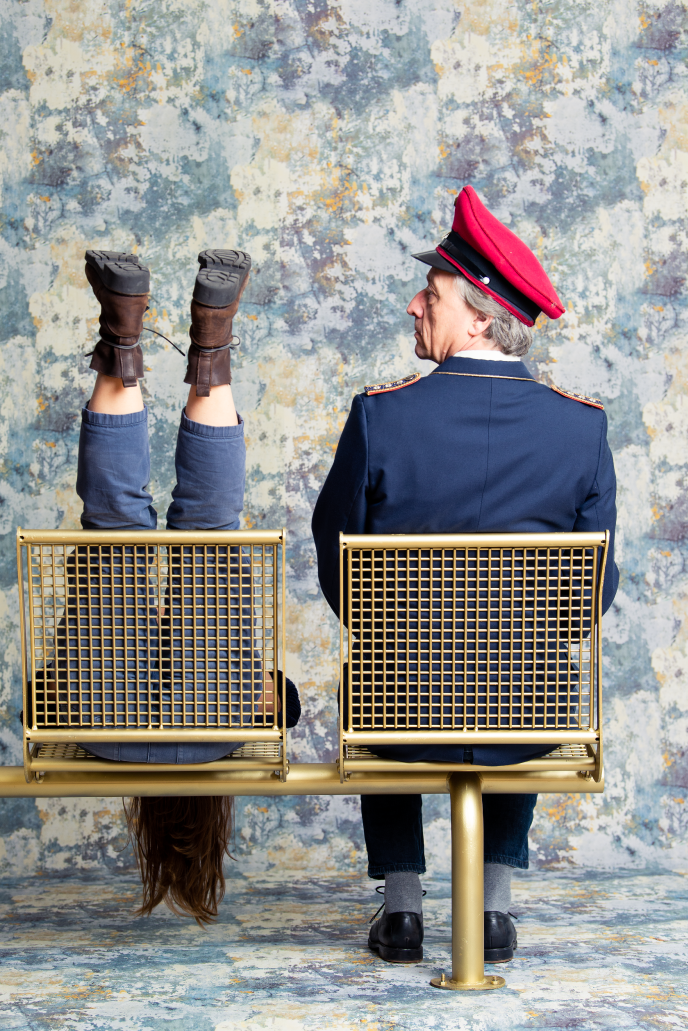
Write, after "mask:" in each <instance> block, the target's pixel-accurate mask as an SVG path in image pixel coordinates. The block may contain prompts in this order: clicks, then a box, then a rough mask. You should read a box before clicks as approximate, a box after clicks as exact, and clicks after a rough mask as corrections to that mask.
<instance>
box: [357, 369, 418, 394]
mask: <svg viewBox="0 0 688 1031" xmlns="http://www.w3.org/2000/svg"><path fill="white" fill-rule="evenodd" d="M419 379H420V373H419V372H412V373H411V375H410V376H404V378H403V379H395V380H391V381H390V382H389V383H372V384H370V385H369V386H367V387H364V388H363V389H364V390H365V392H366V394H367V395H368V397H370V395H371V394H387V393H389V391H390V390H401V388H402V387H410V386H411V384H412V383H417V382H418V380H419Z"/></svg>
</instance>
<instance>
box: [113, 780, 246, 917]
mask: <svg viewBox="0 0 688 1031" xmlns="http://www.w3.org/2000/svg"><path fill="white" fill-rule="evenodd" d="M233 810H234V799H233V798H231V797H227V796H220V797H218V798H213V797H209V796H202V797H198V798H196V797H191V798H185V797H181V798H178V797H173V798H131V799H129V800H128V801H127V800H125V801H124V812H125V814H126V817H127V826H128V828H129V840H130V841H131V842H132V844H133V847H134V855H135V857H136V864H137V866H138V868H139V871H140V874H141V883H142V887H143V901H142V903H141V906H140V908H139V909H138V910H137V911H136V913H137V916H150V914H151V913H152V912H153V910H154V909H155V907H156V906H158V905H159V904H160V903H161V902H164V903H165V905H167V906H168V907H169V908H170V909H171V910H172V912H173V913H177V914H183V913H185V914H188V915H189V916H192V917H193V918H194V919H195V920H196V923H198V924H199V925H201V926H202V925H203V924H207V923H210V922H211V921H212V920H214V919H215V918H216V917H217V908H218V905H219V903H220V902H221V901H222V899H223V897H224V894H225V875H224V870H223V861H224V857H225V855H229V856H230V858H234V857H233V856H231V855H230V851H229V849H230V838H231V835H232V819H233Z"/></svg>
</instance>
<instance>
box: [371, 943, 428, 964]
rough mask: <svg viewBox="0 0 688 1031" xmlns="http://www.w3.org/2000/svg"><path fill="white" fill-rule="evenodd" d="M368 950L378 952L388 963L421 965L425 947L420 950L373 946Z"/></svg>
mask: <svg viewBox="0 0 688 1031" xmlns="http://www.w3.org/2000/svg"><path fill="white" fill-rule="evenodd" d="M368 948H369V949H371V950H372V951H373V952H377V953H378V955H379V956H380V959H384V960H385V962H386V963H420V962H421V961H422V959H423V946H422V945H421V947H420V948H419V949H392V948H390V947H389V946H388V945H379V944H378V945H371V944H370V942H368Z"/></svg>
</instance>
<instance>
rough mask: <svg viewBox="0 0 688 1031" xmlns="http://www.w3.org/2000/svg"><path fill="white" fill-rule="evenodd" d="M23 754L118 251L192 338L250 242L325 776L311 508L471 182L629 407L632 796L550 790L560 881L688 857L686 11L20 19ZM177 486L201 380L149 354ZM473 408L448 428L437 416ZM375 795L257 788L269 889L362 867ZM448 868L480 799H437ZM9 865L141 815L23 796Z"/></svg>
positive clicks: (556, 371) (116, 829)
mask: <svg viewBox="0 0 688 1031" xmlns="http://www.w3.org/2000/svg"><path fill="white" fill-rule="evenodd" d="M0 16H1V17H2V32H1V34H0V46H1V47H2V51H1V53H0V77H1V79H2V84H1V87H0V88H1V90H2V93H1V96H0V137H1V139H2V149H1V151H0V177H1V189H2V236H1V238H0V287H1V289H2V295H1V296H2V301H1V304H2V319H1V322H0V330H1V332H2V348H1V349H0V403H1V404H2V420H1V421H0V437H1V443H0V448H1V451H2V481H1V482H0V532H1V533H2V535H3V536H2V538H1V542H2V543H1V551H0V577H1V582H0V621H1V626H2V638H1V640H2V656H1V659H0V677H1V691H2V731H1V734H2V736H1V739H0V741H1V744H2V749H3V752H2V761H3V762H4V763H7V764H16V763H19V762H20V761H21V750H20V737H19V725H18V722H17V715H18V711H19V709H20V681H19V647H18V646H19V636H18V627H17V588H16V582H15V577H16V573H15V545H14V531H15V528H16V526H17V525H19V524H23V525H25V526H36V527H38V526H42V527H75V526H77V525H78V516H79V504H78V499H77V497H76V494H75V492H74V479H75V468H76V453H77V440H78V428H79V410H80V407H81V406H82V404H83V403H84V402H85V401H86V400H87V399H88V397H89V392H90V389H91V385H92V383H93V373H91V372H89V371H88V360H87V359H85V357H84V355H85V352H87V351H89V350H90V349H91V347H92V346H93V343H94V341H95V339H96V335H95V334H96V326H97V306H96V303H95V301H94V298H93V296H92V294H91V292H90V290H89V289H88V288H87V285H86V281H85V278H84V275H83V252H84V250H85V249H86V248H87V247H98V248H108V249H119V248H121V249H129V248H131V249H133V250H135V251H136V252H137V253H138V254H140V255H141V256H142V257H143V259H144V260H145V261H146V262H147V263H148V264H149V265H150V267H151V271H152V284H153V285H152V290H153V297H152V301H151V313H150V316H151V322H150V325H151V326H154V327H155V328H156V329H157V330H159V331H160V332H162V333H165V334H166V335H167V336H169V337H171V338H172V339H174V340H176V341H177V342H179V343H183V342H184V340H185V335H186V331H187V328H188V321H187V319H188V304H189V298H190V293H191V288H192V285H193V281H194V276H195V269H196V265H195V259H196V254H197V252H198V251H199V250H200V249H201V248H204V247H217V246H220V247H223V246H230V247H231V246H239V247H243V248H246V249H247V250H249V251H250V252H251V254H252V256H253V261H254V269H255V272H254V275H253V277H252V280H251V283H250V286H249V289H248V291H247V294H246V295H245V301H244V303H243V304H242V309H241V313H240V315H239V317H238V319H237V332H238V333H239V334H240V335H241V337H242V338H243V345H242V348H241V351H240V352H239V356H238V358H237V359H235V362H234V368H235V374H234V375H235V388H236V396H237V401H238V405H239V408H240V410H241V412H242V414H243V416H244V418H245V420H246V432H247V444H248V482H247V496H246V497H247V500H246V508H245V514H244V520H245V525H246V526H247V527H260V526H265V527H274V526H282V525H283V524H285V523H286V525H287V527H288V531H289V540H290V546H289V606H290V609H289V611H290V632H289V641H290V649H291V655H290V672H291V675H292V676H293V677H294V679H295V680H296V681H297V682H298V684H299V686H300V688H301V692H302V697H303V701H304V709H305V714H304V718H303V720H302V723H301V726H300V727H299V728H298V729H297V731H296V732H295V733H294V735H293V752H294V756H295V758H297V759H301V760H315V759H331V758H332V757H333V756H334V741H335V726H336V723H335V720H336V712H335V710H336V706H335V686H336V646H337V632H336V624H335V621H334V619H333V617H332V615H331V614H330V612H329V610H328V608H327V606H326V604H325V602H324V600H323V598H322V596H321V595H320V593H319V590H318V585H317V579H316V570H315V554H314V550H313V546H312V543H311V537H310V531H309V524H310V516H311V511H312V508H313V504H314V502H315V498H316V496H317V494H318V490H319V487H320V484H321V483H322V481H323V478H324V476H325V475H326V473H327V470H328V468H329V466H330V463H331V460H332V455H333V452H334V449H335V446H336V443H337V439H338V436H339V433H340V430H341V428H342V425H343V423H344V420H345V418H346V415H347V412H348V409H349V405H350V403H351V399H352V397H353V395H354V394H355V393H356V392H358V391H360V390H361V389H362V386H363V384H365V383H369V382H375V381H377V380H380V379H383V378H388V377H395V376H401V375H405V374H407V373H409V372H413V371H415V370H416V369H420V370H421V371H422V372H424V373H426V372H427V371H429V369H428V368H427V367H426V366H424V365H423V364H422V363H419V362H418V361H417V359H416V358H415V357H414V354H413V347H412V334H411V324H410V320H409V318H408V316H406V314H405V307H406V304H407V302H408V300H409V298H410V297H411V296H412V295H413V294H414V293H415V292H416V290H417V289H418V287H419V284H420V282H421V281H422V278H423V273H422V269H421V268H420V267H419V265H418V264H417V263H416V262H415V261H413V260H412V259H411V257H410V255H411V253H412V252H413V251H415V250H419V249H424V248H426V247H428V246H430V245H432V243H433V242H435V241H437V240H438V239H439V237H440V235H441V234H442V233H443V232H444V231H445V230H446V229H447V228H448V227H449V226H450V222H451V215H452V205H453V201H454V197H455V195H456V193H457V191H458V190H459V189H460V188H461V186H462V185H463V184H464V183H466V182H470V183H472V184H473V186H474V187H475V188H476V189H477V190H478V192H479V193H480V195H481V196H482V198H483V199H484V200H485V201H486V202H487V204H488V205H489V206H490V208H491V209H492V210H493V211H494V212H495V213H496V214H497V215H498V217H500V218H501V219H503V220H504V221H505V222H506V223H507V224H508V225H509V226H510V227H511V228H512V229H514V230H515V231H516V232H517V233H519V234H520V235H521V236H522V237H523V238H524V239H525V240H526V241H528V243H529V244H530V245H531V246H532V247H533V248H534V250H535V251H536V253H537V254H538V256H539V257H540V259H541V261H542V263H543V265H544V266H545V268H546V269H547V270H548V271H549V272H550V273H551V277H552V279H553V281H554V283H555V285H556V288H557V291H558V293H559V295H560V296H561V297H562V299H563V300H564V302H565V304H566V309H567V312H566V315H565V317H563V318H562V319H561V320H560V321H559V322H556V323H548V322H547V320H543V321H542V324H541V325H539V326H538V332H537V334H536V339H535V343H534V346H533V348H532V352H531V354H530V356H529V365H530V367H531V369H532V370H533V372H534V373H535V374H536V376H537V377H538V378H540V379H542V380H543V381H545V382H555V383H557V384H559V385H561V386H563V387H566V388H569V389H573V390H579V391H583V392H585V393H589V394H595V395H598V396H600V397H602V398H603V400H604V404H605V407H606V410H607V412H608V415H609V424H610V440H611V445H612V448H613V451H614V455H615V458H616V463H617V470H618V476H619V538H618V539H619V550H618V560H619V564H620V567H621V585H620V590H619V594H618V597H617V601H616V604H615V607H614V610H613V612H612V613H611V614H610V616H609V618H608V619H607V621H606V657H605V687H606V716H605V724H606V733H607V749H606V783H607V789H606V792H605V794H604V796H603V797H591V796H588V797H585V796H581V797H578V796H576V797H559V796H549V797H545V798H543V799H542V800H541V804H540V807H539V809H538V814H537V819H536V825H535V827H534V831H533V835H532V844H533V857H534V860H535V862H536V863H539V864H542V865H548V866H555V867H556V866H582V867H610V866H613V867H614V868H616V869H619V870H623V869H625V868H638V867H652V866H663V867H673V868H675V869H688V817H687V814H686V808H687V807H686V805H685V800H686V789H687V788H688V737H687V730H688V693H687V692H686V685H687V681H688V656H687V648H688V623H687V616H688V569H687V568H686V565H685V557H686V535H687V531H688V501H687V500H686V491H685V477H686V474H687V472H688V443H687V431H688V403H687V402H686V384H687V382H688V358H687V357H686V350H685V346H684V341H685V324H686V304H685V295H684V282H685V276H686V211H687V207H688V135H687V134H688V130H687V124H688V123H687V118H688V97H687V96H686V64H685V59H686V33H687V27H688V16H687V10H686V6H685V4H683V3H678V2H674V0H672V2H669V3H667V2H665V0H646V2H638V0H576V2H575V3H574V2H570V0H569V2H566V0H539V2H538V0H514V2H508V0H466V2H461V0H456V2H452V0H428V2H423V0H396V2H394V0H292V2H289V0H241V2H239V0H213V2H205V0H121V2H116V0H0ZM145 346H146V359H145V362H146V366H147V373H146V380H145V387H144V389H145V393H146V400H147V403H148V405H149V406H150V416H151V431H152V436H151V444H152V451H153V484H152V490H153V493H154V495H155V500H156V503H157V505H158V507H159V508H160V510H161V511H163V512H164V509H165V507H166V505H167V502H168V497H169V492H170V490H171V487H172V484H173V479H172V476H173V464H172V458H173V448H174V440H175V427H176V423H177V419H178V411H179V408H180V405H181V403H182V399H183V397H184V393H185V391H184V387H183V385H182V379H183V374H184V362H183V360H182V359H181V357H180V356H179V355H178V354H177V353H176V352H175V351H174V350H173V349H172V348H171V347H170V346H169V345H168V344H166V343H164V341H162V340H160V339H159V338H157V337H151V338H150V340H146V345H145ZM438 417H441V413H438ZM358 812H359V804H358V800H357V799H328V798H303V799H291V800H290V799H283V800H280V801H276V802H275V801H271V800H269V799H266V800H261V799H257V800H256V799H254V800H245V801H242V800H239V803H238V827H237V841H236V853H235V854H236V855H237V856H238V858H239V865H238V867H237V869H243V870H256V871H259V870H261V869H263V870H265V871H266V873H267V872H269V871H270V870H271V869H273V868H275V867H278V868H279V870H280V875H281V876H284V871H292V870H293V871H296V872H299V871H301V872H304V871H307V872H308V873H310V874H311V875H317V874H318V873H319V872H326V871H332V870H340V871H341V872H342V873H343V874H345V875H348V874H351V873H352V872H355V871H360V870H362V869H363V868H364V867H363V859H364V854H363V850H362V835H361V830H360V823H359V815H358ZM426 817H427V819H426V832H427V833H426V837H427V846H428V853H429V859H430V867H431V870H432V871H433V872H434V873H436V874H442V873H447V872H448V865H447V847H448V800H447V799H446V798H440V797H435V798H429V799H428V800H427V806H426ZM0 827H1V828H2V840H0V861H1V870H2V871H4V873H5V875H12V874H16V873H18V872H22V873H24V872H27V871H30V870H31V869H36V870H37V871H60V870H69V869H70V868H80V869H98V868H100V869H102V868H103V867H104V866H107V867H111V868H114V867H126V866H127V865H129V864H130V863H131V858H130V855H129V853H128V852H127V851H126V850H125V851H122V846H123V844H124V834H123V821H122V816H121V806H120V803H119V801H118V800H112V799H109V800H83V799H75V800H66V801H62V800H41V801H38V802H34V801H30V800H17V801H8V800H4V801H0Z"/></svg>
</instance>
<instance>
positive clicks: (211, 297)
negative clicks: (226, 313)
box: [193, 250, 251, 308]
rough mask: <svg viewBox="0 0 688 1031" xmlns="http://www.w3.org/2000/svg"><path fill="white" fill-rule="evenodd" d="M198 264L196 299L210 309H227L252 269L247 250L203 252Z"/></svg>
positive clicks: (195, 287) (194, 294) (199, 256)
mask: <svg viewBox="0 0 688 1031" xmlns="http://www.w3.org/2000/svg"><path fill="white" fill-rule="evenodd" d="M198 263H199V265H200V266H201V268H200V270H199V272H198V275H197V276H196V285H195V286H194V292H193V296H194V300H195V301H198V303H199V304H206V305H208V306H209V307H210V308H226V307H227V306H228V305H230V304H232V303H233V302H234V301H236V299H237V297H238V296H239V294H240V293H241V288H242V286H243V285H244V282H245V281H246V277H247V276H248V274H249V272H250V270H251V255H250V254H247V253H246V251H230V250H208V251H201V253H200V254H199V255H198Z"/></svg>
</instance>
